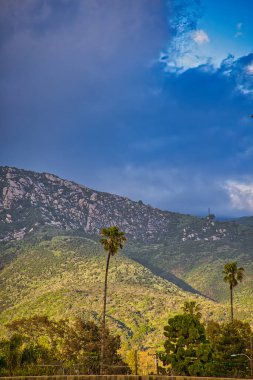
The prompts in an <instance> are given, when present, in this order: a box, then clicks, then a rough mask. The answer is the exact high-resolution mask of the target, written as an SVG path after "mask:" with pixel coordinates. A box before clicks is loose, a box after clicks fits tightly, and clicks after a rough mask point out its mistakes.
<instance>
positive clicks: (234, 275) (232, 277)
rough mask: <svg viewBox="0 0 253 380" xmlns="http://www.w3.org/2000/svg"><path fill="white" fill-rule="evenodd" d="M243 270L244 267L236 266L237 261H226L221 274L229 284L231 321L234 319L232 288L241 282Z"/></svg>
mask: <svg viewBox="0 0 253 380" xmlns="http://www.w3.org/2000/svg"><path fill="white" fill-rule="evenodd" d="M243 272H244V268H238V267H237V262H233V263H227V264H225V265H224V270H223V274H224V275H225V276H224V279H223V280H224V282H227V283H228V284H229V290H230V305H231V322H232V323H233V321H234V308H233V289H234V288H235V287H236V286H237V285H238V282H242V280H243Z"/></svg>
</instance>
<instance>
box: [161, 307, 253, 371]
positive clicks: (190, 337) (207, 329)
mask: <svg viewBox="0 0 253 380" xmlns="http://www.w3.org/2000/svg"><path fill="white" fill-rule="evenodd" d="M183 310H184V313H183V314H180V315H176V316H175V317H173V318H170V319H169V320H168V325H167V326H165V328H164V335H165V337H166V338H167V339H166V341H165V343H164V348H165V351H164V352H163V353H160V360H161V361H162V362H163V364H164V365H165V366H167V372H169V373H170V374H172V375H187V376H227V377H229V376H230V377H247V376H250V374H251V368H250V365H251V361H250V358H251V355H252V353H251V339H252V331H251V328H250V325H249V324H248V323H245V322H241V321H237V320H234V321H233V322H228V323H222V324H219V323H218V322H214V321H209V322H208V323H207V324H206V325H204V324H203V323H201V321H200V318H201V314H200V312H199V307H198V305H196V303H195V302H186V303H185V306H184V308H183Z"/></svg>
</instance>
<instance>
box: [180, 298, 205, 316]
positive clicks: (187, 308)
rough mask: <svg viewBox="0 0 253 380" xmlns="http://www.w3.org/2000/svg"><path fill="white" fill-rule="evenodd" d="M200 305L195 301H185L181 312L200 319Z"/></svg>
mask: <svg viewBox="0 0 253 380" xmlns="http://www.w3.org/2000/svg"><path fill="white" fill-rule="evenodd" d="M200 309H201V307H200V305H199V304H197V302H196V301H185V303H184V306H183V312H184V313H185V314H189V315H193V316H195V317H197V318H198V319H200V318H201V316H202V314H201V312H200Z"/></svg>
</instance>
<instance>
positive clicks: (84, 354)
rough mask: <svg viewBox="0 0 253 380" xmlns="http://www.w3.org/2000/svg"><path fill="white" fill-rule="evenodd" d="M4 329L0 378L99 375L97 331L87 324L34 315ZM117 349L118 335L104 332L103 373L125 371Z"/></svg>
mask: <svg viewBox="0 0 253 380" xmlns="http://www.w3.org/2000/svg"><path fill="white" fill-rule="evenodd" d="M8 329H9V332H10V337H9V339H2V340H1V341H0V373H1V375H20V374H24V375H25V374H30V373H33V374H50V373H54V374H55V373H61V374H62V373H69V372H71V371H72V373H75V374H78V373H79V372H82V373H86V374H98V373H99V366H100V346H101V328H100V327H98V326H97V325H96V324H95V323H93V322H91V321H88V322H85V321H83V320H82V319H80V318H76V319H75V320H74V321H69V320H65V319H62V320H59V321H52V320H50V319H49V318H48V317H46V316H34V317H32V318H24V319H20V320H17V321H14V322H12V323H11V324H9V325H8ZM119 348H120V338H119V336H113V335H111V334H110V333H109V331H108V330H107V329H106V330H105V339H104V368H105V369H104V371H105V372H107V371H108V372H109V373H112V374H113V373H128V372H129V369H128V367H127V365H126V364H125V363H124V362H123V361H122V359H121V357H120V356H119V355H118V353H117V351H118V349H119Z"/></svg>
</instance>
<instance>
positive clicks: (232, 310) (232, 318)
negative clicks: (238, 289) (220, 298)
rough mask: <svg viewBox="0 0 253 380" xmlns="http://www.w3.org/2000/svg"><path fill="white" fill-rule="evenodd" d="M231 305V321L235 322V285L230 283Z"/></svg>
mask: <svg viewBox="0 0 253 380" xmlns="http://www.w3.org/2000/svg"><path fill="white" fill-rule="evenodd" d="M230 306H231V322H232V323H233V322H234V308H233V286H232V285H230Z"/></svg>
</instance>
